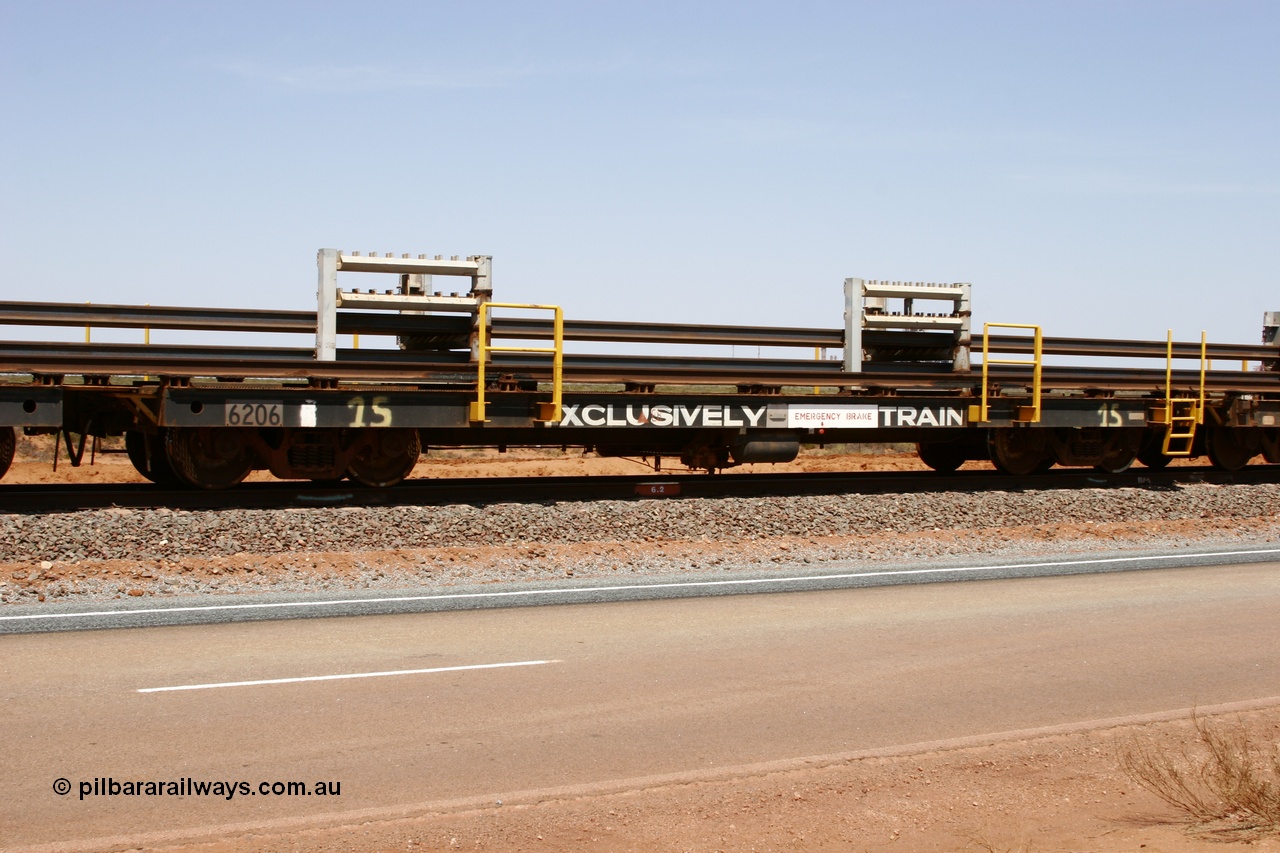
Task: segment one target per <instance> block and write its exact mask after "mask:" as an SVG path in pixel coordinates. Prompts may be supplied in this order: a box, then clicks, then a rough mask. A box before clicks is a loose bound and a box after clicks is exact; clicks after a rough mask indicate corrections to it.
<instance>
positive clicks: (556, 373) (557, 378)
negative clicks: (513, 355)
mask: <svg viewBox="0 0 1280 853" xmlns="http://www.w3.org/2000/svg"><path fill="white" fill-rule="evenodd" d="M492 308H515V309H519V310H526V311H551V312H553V314H554V320H553V322H552V345H551V346H549V347H502V346H494V345H493V344H491V343H489V311H490V309H492ZM477 323H478V324H479V328H478V338H477V347H476V359H477V361H476V399H475V401H474V402H473V403H472V404H471V411H470V416H471V422H472V423H485V422H486V421H488V420H489V419H488V418H487V417H485V406H487V405H488V403H487V402H486V401H485V399H484V384H485V364H486V363H487V362H488V360H489V353H491V352H541V353H546V354H548V355H550V356H551V402H550V403H539V404H538V416H537V417H536V418H535V419H534V420H539V421H543V422H547V423H554V422H556V421H559V420H560V403H561V400H562V397H561V390H562V386H563V384H564V312H563V311H562V310H561V308H560V306H559V305H527V304H524V303H520V302H482V303H481V304H480V314H479V317H478V318H477Z"/></svg>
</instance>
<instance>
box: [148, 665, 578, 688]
mask: <svg viewBox="0 0 1280 853" xmlns="http://www.w3.org/2000/svg"><path fill="white" fill-rule="evenodd" d="M549 663H560V661H558V660H521V661H512V662H510V663H475V664H471V665H470V666H438V667H435V668H434V669H396V670H391V671H388V672H349V673H344V674H342V675H306V676H302V677H301V678H264V679H260V680H258V681H223V682H220V683H217V684H179V685H177V686H176V687H142V688H139V689H138V692H139V693H170V692H173V691H175V690H212V689H214V688H216V687H256V686H258V685H260V684H298V683H301V682H303V681H341V680H343V679H346V678H384V677H386V676H389V675H430V674H432V673H437V672H462V671H464V670H468V669H503V668H506V667H512V666H544V665H546V664H549Z"/></svg>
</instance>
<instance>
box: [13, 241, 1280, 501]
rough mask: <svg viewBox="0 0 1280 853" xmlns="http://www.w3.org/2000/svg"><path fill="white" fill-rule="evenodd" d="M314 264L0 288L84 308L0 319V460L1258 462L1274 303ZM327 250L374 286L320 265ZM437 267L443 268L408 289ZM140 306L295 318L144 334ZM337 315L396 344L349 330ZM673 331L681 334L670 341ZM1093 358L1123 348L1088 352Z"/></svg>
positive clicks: (324, 477) (1268, 410)
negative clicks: (572, 286) (179, 280)
mask: <svg viewBox="0 0 1280 853" xmlns="http://www.w3.org/2000/svg"><path fill="white" fill-rule="evenodd" d="M318 269H319V274H318V288H317V308H316V310H315V311H314V312H313V311H252V310H245V309H218V308H181V307H153V306H129V305H71V304H61V303H46V302H0V325H2V326H5V327H6V328H9V329H16V328H19V327H49V326H63V327H72V328H79V327H84V328H85V338H84V342H83V343H78V342H77V343H63V342H50V341H47V340H35V341H32V340H23V339H20V338H18V337H16V336H6V337H5V338H4V339H0V473H3V471H4V470H7V468H8V467H9V464H10V462H11V460H12V457H13V453H14V447H15V443H16V435H17V430H19V429H21V430H22V431H23V432H24V433H25V434H28V435H38V434H54V435H56V436H58V441H59V446H60V448H61V447H65V448H66V451H67V453H68V455H69V456H70V458H71V464H72V465H78V464H80V462H81V459H82V455H83V453H84V451H85V447H86V441H87V440H88V439H98V438H104V437H110V436H123V437H124V445H125V449H126V451H127V452H128V455H129V458H130V460H131V461H132V462H133V464H134V466H135V467H136V468H137V469H138V471H139V472H140V473H141V474H142V475H143V476H145V477H147V478H148V479H150V480H152V481H154V482H157V483H162V484H165V485H186V486H194V487H199V488H206V489H219V488H227V487H230V486H233V485H235V484H236V483H238V482H240V481H241V480H242V479H244V477H245V476H246V475H248V474H249V473H250V472H251V471H253V470H259V469H263V470H269V471H270V472H271V473H272V474H273V475H275V476H276V477H279V478H283V479H309V480H317V481H335V480H339V479H342V478H348V477H349V478H350V479H352V480H354V481H357V482H359V483H362V484H364V485H366V486H370V487H387V486H392V485H394V484H396V483H398V482H400V481H401V480H402V479H403V478H404V477H406V476H407V475H408V474H409V472H410V471H412V469H413V466H414V464H415V463H416V462H417V460H418V458H419V456H420V455H421V454H422V453H424V452H427V450H428V448H461V447H491V446H498V447H500V448H505V447H512V446H534V447H558V448H559V447H563V448H567V447H581V448H585V449H587V450H591V451H594V452H596V453H598V454H600V455H603V456H633V457H638V458H644V459H646V460H648V461H649V463H650V464H651V465H652V466H654V467H655V468H659V467H661V464H662V460H663V459H664V458H674V459H678V460H680V462H681V463H682V464H683V465H685V466H687V467H689V468H693V469H701V470H706V471H711V472H713V471H718V470H721V469H724V468H728V467H731V466H735V465H741V464H747V463H763V462H786V461H790V460H792V459H794V458H795V457H796V455H797V454H798V452H799V450H800V448H801V446H802V445H805V444H839V443H846V442H858V443H874V442H911V443H914V444H916V446H917V448H918V452H919V455H920V458H921V459H922V460H923V461H924V462H925V463H926V464H927V465H928V466H930V467H931V468H933V469H935V470H937V471H943V472H945V471H952V470H954V469H956V468H958V467H959V466H960V465H961V464H962V463H964V462H965V461H967V460H972V459H979V460H990V461H991V462H992V463H993V464H994V465H995V467H996V468H998V469H1000V470H1001V471H1003V472H1005V473H1010V474H1018V475H1026V474H1032V473H1036V472H1038V471H1043V470H1047V469H1048V468H1049V467H1051V466H1053V465H1055V464H1056V465H1063V466H1092V467H1095V468H1097V469H1099V470H1102V471H1111V472H1116V471H1122V470H1124V469H1125V468H1127V467H1129V466H1130V465H1131V464H1132V463H1133V462H1134V461H1135V460H1140V461H1141V462H1142V463H1143V464H1145V465H1147V466H1149V467H1156V468H1158V467H1163V466H1165V465H1167V464H1168V462H1169V461H1170V459H1172V458H1174V457H1177V456H1201V455H1203V456H1207V457H1208V458H1209V460H1210V461H1211V462H1212V463H1213V465H1215V466H1216V467H1218V468H1221V469H1225V470H1237V469H1239V468H1242V467H1244V466H1245V465H1247V464H1248V463H1249V462H1250V461H1251V460H1253V459H1254V457H1257V456H1259V455H1261V456H1262V457H1263V458H1264V459H1265V460H1266V461H1267V462H1273V463H1274V462H1277V461H1280V372H1277V366H1278V365H1280V343H1278V342H1277V340H1276V338H1277V330H1278V329H1280V313H1277V314H1271V313H1268V314H1266V315H1265V317H1264V334H1263V342H1262V343H1261V344H1257V345H1246V344H1218V343H1210V342H1208V341H1206V340H1204V339H1203V335H1202V336H1201V340H1199V341H1174V340H1173V339H1172V335H1169V336H1168V337H1167V338H1166V339H1165V340H1101V339H1086V338H1055V337H1050V336H1045V335H1043V334H1042V330H1041V328H1039V327H1037V326H1032V325H1028V324H1003V323H1001V324H998V323H987V324H985V326H984V327H983V329H982V330H981V333H980V334H979V332H978V330H976V329H973V330H971V326H970V321H971V314H972V312H971V308H970V286H969V285H968V284H911V283H901V282H881V281H866V280H863V279H852V278H851V279H847V280H846V281H845V318H844V321H845V322H844V325H843V327H842V328H816V329H804V328H780V327H770V326H727V325H693V324H674V323H627V322H614V321H592V320H574V319H571V318H570V319H563V318H562V312H561V311H560V309H559V307H558V306H548V305H525V304H512V303H500V302H495V301H494V300H493V287H492V273H491V259H490V258H489V257H487V256H480V255H478V256H472V257H468V258H465V259H460V258H457V257H454V258H450V259H446V258H443V257H440V256H436V257H433V258H428V257H426V256H423V255H418V256H416V257H409V256H407V255H401V256H398V257H393V256H391V255H383V256H378V255H376V254H369V255H364V256H362V255H360V254H359V253H346V252H342V251H338V250H334V249H324V250H321V252H320V253H319V259H318ZM340 274H342V277H341V282H340V277H339V276H340ZM352 274H356V275H365V276H367V275H370V274H373V275H375V276H382V277H383V281H384V282H385V281H387V280H388V279H387V277H388V276H390V277H393V278H391V279H390V281H391V283H392V286H391V287H385V288H383V289H377V290H367V291H361V290H359V289H346V288H345V287H344V286H342V285H345V284H347V282H348V279H349V278H350V276H351V275H352ZM444 276H449V277H454V278H455V279H456V278H457V277H461V278H464V279H467V280H468V281H467V287H466V288H465V289H462V288H459V289H458V290H456V291H453V292H450V293H444V292H440V291H436V290H434V286H435V284H434V283H435V282H436V281H437V280H438V277H444ZM531 313H532V314H533V315H534V316H531ZM99 328H114V329H135V330H141V331H142V342H137V343H118V342H117V343H104V342H100V341H93V340H92V338H93V335H92V330H93V329H99ZM161 329H165V330H184V331H200V332H235V333H249V334H255V335H272V336H278V335H293V336H295V337H296V336H298V335H299V334H306V335H307V336H308V337H311V336H314V340H313V341H308V342H307V344H308V345H306V346H301V345H296V344H295V345H290V346H286V345H280V344H278V343H275V342H273V341H272V340H269V339H263V340H267V342H266V343H261V342H260V343H258V344H253V345H213V346H210V345H196V344H155V345H153V344H151V343H150V332H151V331H152V330H161ZM360 335H365V336H366V337H369V336H390V337H394V339H395V341H396V344H397V346H396V348H394V349H392V348H381V349H379V348H369V347H367V346H366V347H365V348H363V349H362V348H359V345H358V342H359V336H360ZM339 336H350V337H351V341H352V346H349V347H347V346H343V347H340V346H339V345H338V338H339ZM593 343H594V344H601V343H603V344H609V345H614V344H632V345H639V344H644V345H649V346H650V348H651V350H652V351H651V352H648V353H644V354H625V355H620V354H611V353H599V352H591V351H590V344H593ZM688 345H699V346H701V347H703V348H704V351H703V352H700V353H697V354H692V355H690V354H677V353H678V351H679V348H680V347H683V346H688ZM708 346H718V347H729V348H730V350H729V353H728V354H725V355H719V356H713V355H706V354H705V348H706V347H708ZM765 348H767V349H768V350H770V355H769V356H768V357H761V356H760V354H759V353H760V352H761V350H763V349H765ZM778 350H788V351H790V352H791V353H793V355H791V356H789V357H779V356H776V355H774V354H773V353H775V352H777V351H778ZM739 351H742V352H755V353H756V357H738V356H737V353H738V352H739ZM827 352H830V353H833V354H835V355H836V357H835V358H825V357H822V356H823V355H824V353H827ZM1103 358H1105V359H1112V360H1125V361H1123V362H1121V363H1120V364H1116V363H1113V362H1112V363H1105V364H1097V365H1096V366H1095V365H1094V360H1097V359H1103ZM1055 359H1067V360H1068V361H1070V362H1073V363H1052V362H1053V361H1054V360H1055ZM1225 365H1229V366H1225Z"/></svg>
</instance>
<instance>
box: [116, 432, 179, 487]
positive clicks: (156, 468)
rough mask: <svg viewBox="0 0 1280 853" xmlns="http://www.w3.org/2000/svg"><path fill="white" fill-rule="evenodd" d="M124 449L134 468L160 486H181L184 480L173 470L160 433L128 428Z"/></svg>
mask: <svg viewBox="0 0 1280 853" xmlns="http://www.w3.org/2000/svg"><path fill="white" fill-rule="evenodd" d="M124 450H125V453H127V454H129V461H130V462H132V463H133V467H134V469H135V470H136V471H137V472H138V473H139V474H141V475H142V476H144V477H146V478H147V479H148V480H150V481H151V482H153V483H156V484H157V485H160V486H180V485H182V484H183V483H182V480H181V479H179V478H178V475H177V474H175V473H174V472H173V466H172V465H170V464H169V457H168V455H167V454H166V453H165V450H164V439H163V438H162V437H161V436H159V435H147V434H146V433H145V432H138V431H137V430H128V431H127V432H125V434H124Z"/></svg>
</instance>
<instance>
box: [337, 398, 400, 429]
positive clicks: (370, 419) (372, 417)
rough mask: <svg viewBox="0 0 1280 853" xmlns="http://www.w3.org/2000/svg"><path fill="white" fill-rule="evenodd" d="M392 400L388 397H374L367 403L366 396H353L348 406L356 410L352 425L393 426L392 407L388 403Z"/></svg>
mask: <svg viewBox="0 0 1280 853" xmlns="http://www.w3.org/2000/svg"><path fill="white" fill-rule="evenodd" d="M390 402H391V401H390V400H389V399H388V398H386V397H373V398H371V399H370V400H369V401H368V403H367V404H366V402H365V398H364V397H353V398H352V399H351V400H349V401H348V402H347V408H348V409H353V410H354V411H355V415H354V416H353V417H352V419H351V426H353V427H386V426H391V407H390V406H389V405H387V404H388V403H390ZM366 416H367V420H366Z"/></svg>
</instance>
